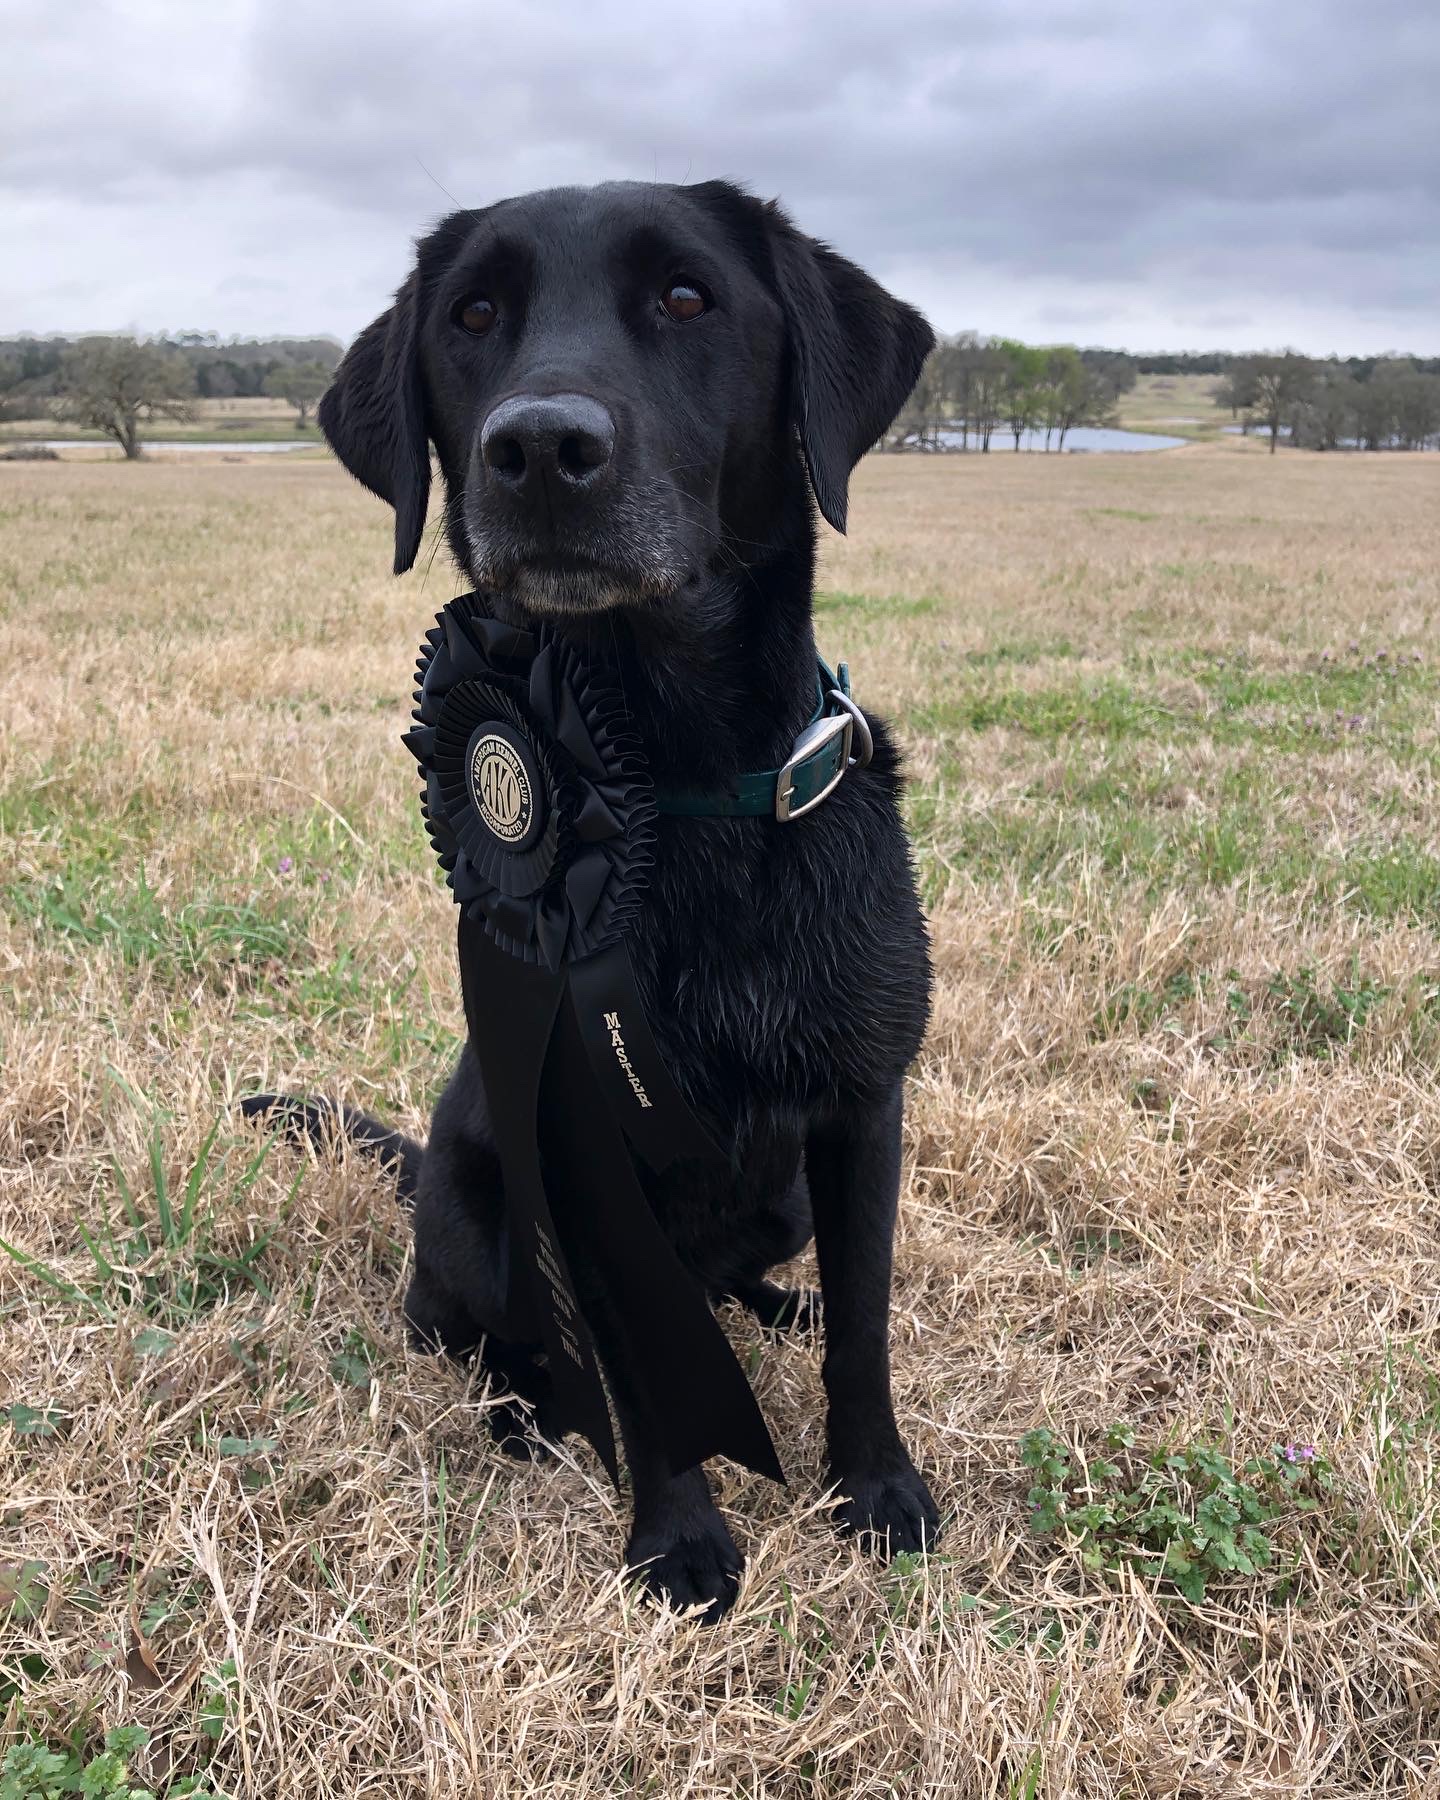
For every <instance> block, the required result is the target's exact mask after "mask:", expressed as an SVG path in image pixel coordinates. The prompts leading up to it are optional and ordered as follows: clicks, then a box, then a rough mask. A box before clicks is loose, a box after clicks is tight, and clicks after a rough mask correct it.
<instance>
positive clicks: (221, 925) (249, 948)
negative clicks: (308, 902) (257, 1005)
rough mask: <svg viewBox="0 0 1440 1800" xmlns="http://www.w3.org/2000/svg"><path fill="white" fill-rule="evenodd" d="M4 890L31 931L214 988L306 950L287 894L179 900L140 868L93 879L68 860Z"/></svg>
mask: <svg viewBox="0 0 1440 1800" xmlns="http://www.w3.org/2000/svg"><path fill="white" fill-rule="evenodd" d="M4 896H5V902H6V904H7V906H8V907H9V909H10V911H11V912H12V913H13V914H14V915H15V917H17V918H18V919H21V920H23V921H24V922H25V923H26V924H28V925H30V926H31V927H32V928H33V929H36V930H38V931H42V932H52V933H55V934H57V935H59V936H61V937H65V938H69V939H71V940H73V941H74V942H75V943H76V944H77V945H81V946H84V947H86V948H96V947H99V946H101V945H107V946H110V947H112V948H114V949H116V950H117V951H118V952H119V953H120V956H121V957H122V958H123V960H124V961H125V962H127V963H132V964H138V963H149V964H151V965H153V966H154V967H156V968H157V969H158V970H159V971H161V972H162V973H164V974H168V975H171V976H174V975H182V974H183V975H195V976H201V977H203V978H204V979H205V980H206V981H207V982H209V983H210V984H212V985H215V986H223V985H224V984H225V983H226V982H227V981H228V980H229V979H231V978H233V977H235V976H237V975H238V976H247V977H249V976H253V975H255V974H256V972H258V971H260V970H263V969H265V968H267V967H269V966H270V965H273V964H282V965H285V966H292V967H293V966H294V965H295V964H297V963H299V962H302V961H304V960H305V959H306V958H307V956H308V940H307V935H306V923H305V918H304V915H303V913H302V912H301V911H300V910H299V909H298V908H297V907H296V905H295V904H294V902H293V901H292V900H291V899H290V897H289V896H288V895H285V894H281V895H277V896H274V897H271V896H253V897H251V898H249V899H246V900H239V901H236V900H228V899H222V898H221V897H220V896H219V895H216V894H212V893H199V894H194V895H192V896H190V897H189V898H188V899H185V900H181V901H180V902H179V903H178V904H177V903H175V902H174V901H173V900H171V899H170V898H169V897H166V898H163V899H162V897H161V896H160V895H159V894H157V893H156V891H155V890H154V889H153V888H151V886H150V885H149V883H148V881H147V880H146V876H145V871H144V869H143V868H141V869H140V870H138V871H137V873H136V875H135V878H134V879H133V880H132V881H119V880H108V881H96V880H94V879H93V878H92V876H91V873H90V871H89V870H87V869H84V868H80V869H77V868H75V867H74V866H73V865H71V866H68V867H66V868H65V869H63V870H61V871H59V872H58V873H57V874H55V875H53V876H51V877H50V878H49V879H48V880H43V881H20V882H13V883H11V884H10V886H9V887H7V888H6V889H5V890H4Z"/></svg>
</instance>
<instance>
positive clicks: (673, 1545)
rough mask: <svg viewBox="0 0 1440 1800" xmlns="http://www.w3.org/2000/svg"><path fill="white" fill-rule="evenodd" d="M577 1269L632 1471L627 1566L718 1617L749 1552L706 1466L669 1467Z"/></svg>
mask: <svg viewBox="0 0 1440 1800" xmlns="http://www.w3.org/2000/svg"><path fill="white" fill-rule="evenodd" d="M577 1274H578V1276H579V1279H580V1281H581V1282H582V1284H583V1286H582V1299H583V1303H584V1306H585V1312H586V1317H587V1318H588V1319H589V1321H590V1326H591V1330H592V1333H593V1335H594V1338H595V1348H596V1350H597V1352H598V1353H599V1357H600V1362H601V1365H602V1367H603V1368H604V1371H605V1379H606V1381H607V1382H608V1383H609V1387H610V1394H611V1397H612V1399H613V1400H614V1402H615V1413H616V1417H617V1418H618V1420H619V1422H620V1437H621V1440H622V1442H623V1444H624V1446H625V1461H626V1464H627V1466H628V1467H629V1470H630V1486H631V1489H632V1493H633V1497H634V1503H635V1520H634V1524H633V1525H632V1527H631V1530H630V1541H629V1543H628V1544H627V1545H626V1546H625V1566H626V1568H627V1569H629V1570H631V1571H632V1572H633V1573H634V1574H635V1575H637V1576H638V1577H639V1579H640V1580H641V1581H642V1582H643V1583H644V1584H645V1586H646V1587H647V1588H648V1589H649V1590H650V1592H651V1593H652V1594H654V1595H656V1596H657V1597H660V1598H663V1599H666V1600H668V1601H669V1602H670V1604H671V1605H672V1606H676V1607H681V1608H685V1607H690V1606H703V1607H704V1608H705V1611H704V1613H703V1615H702V1617H703V1619H704V1622H705V1623H706V1624H707V1625H709V1624H713V1623H714V1622H715V1620H716V1619H718V1618H720V1617H721V1615H722V1614H723V1613H726V1612H728V1611H729V1609H730V1607H731V1605H732V1604H733V1602H734V1599H735V1595H736V1593H737V1592H738V1591H739V1587H740V1574H741V1571H742V1570H743V1569H744V1567H745V1559H744V1558H743V1557H742V1556H741V1554H740V1552H739V1551H738V1550H737V1549H736V1548H735V1541H734V1539H733V1538H732V1537H731V1536H730V1533H729V1531H728V1530H727V1529H726V1526H725V1521H724V1520H723V1519H722V1518H721V1517H720V1512H719V1509H718V1507H717V1506H716V1505H715V1501H714V1498H713V1496H712V1495H711V1492H710V1483H709V1482H708V1481H707V1480H706V1478H705V1471H704V1469H703V1468H694V1469H687V1470H686V1471H685V1472H684V1474H683V1475H672V1474H671V1473H670V1464H669V1461H668V1459H667V1458H666V1456H665V1453H664V1450H663V1449H662V1448H661V1445H662V1442H663V1440H662V1437H661V1434H660V1430H659V1426H658V1423H657V1421H655V1420H654V1419H653V1418H652V1416H651V1414H650V1411H649V1409H648V1407H647V1405H646V1402H645V1399H644V1397H643V1389H642V1387H641V1384H640V1383H639V1382H637V1381H636V1380H635V1379H634V1377H633V1374H632V1365H631V1357H632V1354H633V1353H632V1352H631V1350H630V1348H629V1345H628V1342H627V1338H626V1334H625V1331H624V1329H623V1326H622V1325H621V1324H620V1322H619V1321H618V1320H617V1319H616V1318H615V1317H614V1315H613V1313H612V1311H611V1309H610V1307H609V1305H608V1303H607V1300H606V1298H605V1296H604V1295H603V1294H602V1293H599V1292H597V1291H595V1290H594V1289H593V1288H590V1286H589V1284H588V1283H587V1282H586V1281H585V1273H584V1270H583V1267H582V1268H581V1269H580V1270H578V1271H577ZM587 1290H588V1291H587Z"/></svg>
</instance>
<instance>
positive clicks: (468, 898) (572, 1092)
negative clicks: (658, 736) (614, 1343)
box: [405, 594, 783, 1480]
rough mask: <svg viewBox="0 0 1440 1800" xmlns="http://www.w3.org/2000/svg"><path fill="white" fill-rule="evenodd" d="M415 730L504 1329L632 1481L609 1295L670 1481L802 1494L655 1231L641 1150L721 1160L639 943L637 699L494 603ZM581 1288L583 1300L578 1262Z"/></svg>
mask: <svg viewBox="0 0 1440 1800" xmlns="http://www.w3.org/2000/svg"><path fill="white" fill-rule="evenodd" d="M417 676H418V680H419V687H418V689H417V692H416V695H415V701H416V709H415V714H414V717H415V721H416V723H415V725H414V727H413V728H412V729H411V730H410V731H409V732H407V733H406V736H405V743H406V745H407V747H408V748H409V749H410V751H411V752H412V753H413V755H414V756H415V758H416V760H417V761H418V762H419V764H420V769H421V776H422V781H423V787H424V791H423V797H422V803H421V810H422V812H423V814H424V817H425V823H426V829H427V831H428V833H429V837H430V842H431V843H432V845H433V846H434V848H435V852H436V855H437V856H438V857H439V859H440V864H441V867H442V868H443V869H444V870H445V872H446V877H447V880H448V882H449V885H450V888H451V890H452V891H453V893H454V896H455V899H456V902H457V903H458V905H459V906H460V909H461V917H460V925H459V953H460V978H461V989H462V992H463V995H464V1000H465V1015H466V1022H467V1024H468V1026H469V1030H470V1040H471V1043H472V1045H473V1047H474V1049H475V1052H476V1055H477V1057H478V1058H479V1062H480V1067H481V1073H482V1075H483V1076H484V1080H485V1090H486V1100H487V1103H488V1108H489V1114H490V1122H491V1127H492V1129H493V1131H494V1134H495V1140H496V1146H497V1149H498V1151H499V1155H500V1164H501V1170H502V1174H503V1178H504V1185H505V1206H506V1212H507V1218H508V1222H509V1225H510V1230H509V1232H508V1239H509V1245H510V1260H509V1266H508V1270H507V1276H508V1283H507V1303H506V1315H507V1316H506V1320H505V1331H506V1334H507V1336H509V1337H511V1338H512V1339H514V1340H516V1341H534V1340H537V1339H538V1340H539V1341H540V1343H541V1344H542V1345H543V1347H544V1350H545V1353H546V1358H547V1363H548V1367H549V1371H550V1375H551V1379H552V1383H553V1386H554V1390H555V1398H556V1407H555V1422H556V1427H557V1429H561V1430H570V1429H574V1430H578V1431H580V1432H582V1433H583V1434H584V1435H585V1436H586V1437H588V1438H589V1439H590V1441H591V1443H593V1444H594V1446H595V1448H596V1449H597V1451H598V1452H599V1453H600V1456H601V1458H602V1459H603V1461H604V1462H605V1465H606V1467H607V1469H608V1470H609V1471H610V1474H611V1476H612V1477H615V1476H616V1473H617V1471H616V1460H615V1445H614V1436H613V1433H612V1431H611V1427H610V1418H609V1412H608V1409H607V1407H606V1403H605V1394H604V1389H603V1386H602V1384H601V1379H600V1372H599V1367H598V1364H597V1361H596V1356H595V1351H594V1346H593V1342H592V1340H591V1335H590V1330H589V1327H588V1324H587V1321H586V1303H587V1301H588V1303H589V1304H590V1305H591V1306H592V1307H593V1305H594V1303H595V1302H596V1301H597V1300H598V1301H601V1302H603V1306H604V1311H605V1314H606V1316H607V1317H608V1318H610V1319H612V1320H618V1322H619V1329H620V1331H621V1333H622V1335H623V1337H624V1339H625V1345H626V1348H625V1356H626V1368H627V1372H628V1374H629V1375H630V1378H631V1380H632V1381H635V1382H637V1383H638V1385H639V1387H640V1388H641V1389H642V1390H644V1391H643V1392H642V1393H641V1394H640V1395H639V1396H638V1398H639V1399H640V1400H641V1401H642V1403H644V1404H645V1405H646V1407H647V1410H648V1411H649V1412H650V1415H651V1416H652V1417H653V1418H655V1419H656V1420H657V1421H659V1423H660V1425H661V1430H662V1434H663V1437H664V1441H665V1447H666V1452H667V1455H668V1457H669V1461H670V1464H671V1470H672V1473H674V1474H679V1473H680V1472H681V1471H682V1470H684V1469H687V1468H691V1467H693V1466H694V1465H695V1464H696V1463H698V1462H701V1461H703V1460H704V1459H705V1458H706V1457H709V1456H713V1455H717V1454H725V1455H728V1456H732V1457H734V1458H735V1459H736V1460H737V1461H740V1462H744V1463H747V1464H749V1465H750V1467H752V1468H754V1469H757V1470H758V1471H760V1472H761V1473H763V1474H766V1475H771V1476H773V1477H774V1478H776V1479H777V1480H782V1479H783V1476H782V1475H781V1472H780V1465H779V1461H778V1459H777V1458H776V1455H775V1450H774V1446H773V1444H772V1443H771V1441H770V1436H769V1433H768V1432H767V1431H766V1429H765V1423H764V1420H763V1418H762V1417H761V1415H760V1410H759V1408H758V1406H757V1405H756V1403H755V1398H754V1396H753V1394H752V1393H751V1391H750V1387H749V1384H748V1382H747V1381H746V1380H745V1377H744V1374H743V1373H742V1371H741V1369H740V1366H739V1364H738V1363H737V1362H736V1361H735V1358H734V1355H733V1353H732V1352H731V1350H730V1347H729V1345H728V1344H727V1342H726V1340H725V1337H724V1334H723V1333H722V1332H721V1330H720V1327H719V1326H718V1324H717V1323H716V1321H715V1318H714V1316H713V1314H712V1313H711V1311H710V1307H709V1302H708V1300H707V1298H706V1295H705V1292H704V1290H703V1288H702V1287H701V1285H700V1284H699V1282H698V1281H696V1279H695V1277H694V1276H693V1275H691V1274H690V1272H689V1271H688V1270H686V1269H685V1268H684V1267H683V1265H682V1264H681V1263H680V1262H679V1260H678V1258H677V1257H676V1255H675V1252H674V1250H673V1249H672V1247H671V1245H670V1243H669V1241H668V1240H667V1239H666V1237H665V1236H664V1234H663V1233H662V1232H661V1230H660V1228H659V1226H658V1225H657V1224H656V1221H655V1218H654V1215H653V1214H652V1212H651V1211H650V1207H649V1204H648V1202H647V1201H646V1199H645V1195H644V1191H643V1189H642V1188H641V1185H640V1180H639V1176H638V1173H637V1170H636V1167H635V1162H634V1157H635V1156H638V1157H639V1158H640V1159H641V1160H642V1162H644V1163H645V1164H646V1165H647V1166H648V1167H649V1168H651V1169H652V1170H655V1171H657V1172H658V1171H663V1170H665V1169H667V1168H669V1167H670V1165H671V1164H672V1163H673V1162H675V1161H676V1160H677V1159H678V1158H681V1157H686V1156H693V1157H701V1158H714V1157H716V1156H717V1155H718V1154H719V1152H718V1151H717V1150H716V1148H715V1146H714V1144H713V1142H712V1141H711V1139H710V1138H709V1137H708V1135H707V1134H706V1132H705V1130H704V1128H703V1127H702V1126H701V1124H700V1122H699V1121H698V1120H697V1119H696V1118H695V1116H694V1114H693V1113H692V1112H691V1110H690V1108H689V1105H688V1104H687V1102H686V1100H685V1098H684V1096H683V1095H682V1094H681V1092H680V1090H679V1089H678V1088H677V1087H676V1085H675V1083H674V1081H673V1079H672V1078H671V1076H670V1073H669V1070H668V1069H667V1068H666V1066H665V1063H664V1060H663V1058H662V1057H661V1055H660V1052H659V1049H658V1048H657V1046H656V1043H655V1039H654V1036H653V1034H652V1032H651V1029H650V1025H649V1021H648V1019H647V1018H646V1015H645V1008H644V1004H643V1002H642V1000H641V996H640V993H639V989H638V987H637V985H636V982H635V975H634V970H633V967H632V965H631V961H630V954H629V950H628V948H627V945H626V938H627V935H628V934H629V933H631V932H633V931H635V930H636V929H639V928H640V927H641V924H642V920H643V910H644V890H645V885H646V880H647V877H648V874H649V871H650V867H651V862H652V857H653V845H654V821H655V799H654V790H653V787H652V785H651V781H650V774H649V770H648V768H647V766H646V762H645V757H644V754H643V750H642V748H641V745H640V743H639V740H638V738H637V737H636V736H635V734H634V733H633V731H632V730H631V729H630V728H629V726H628V723H627V719H626V712H625V706H624V700H623V697H622V695H621V693H620V690H619V687H618V685H617V684H616V683H615V682H614V681H613V680H611V679H610V678H608V676H607V675H606V673H605V672H604V671H603V670H601V669H597V668H596V667H594V666H593V665H591V664H589V663H588V662H587V661H586V660H585V659H584V658H582V657H581V656H580V655H579V654H578V653H577V652H576V651H575V650H574V648H573V647H572V646H570V645H567V644H565V643H564V642H563V641H562V640H560V639H559V638H557V637H555V636H554V635H553V634H552V633H551V632H550V631H549V629H548V628H545V627H542V628H541V630H539V631H538V632H531V631H526V630H523V629H520V628H517V627H514V626H510V625H506V624H503V623H502V622H501V621H500V620H498V619H496V618H495V617H494V616H493V615H492V614H491V613H490V611H489V610H488V608H487V607H486V605H485V603H484V601H483V599H482V598H481V597H480V596H479V595H477V594H467V595H464V596H462V597H461V598H460V599H458V600H454V601H452V602H451V603H450V605H449V606H447V607H446V608H445V609H444V611H443V612H441V613H440V614H439V615H438V616H437V620H436V624H435V626H434V628H433V629H432V630H430V631H429V632H427V633H426V637H425V642H424V644H423V645H422V646H421V650H420V658H419V663H418V665H417ZM572 1265H573V1266H574V1267H576V1268H578V1269H580V1270H581V1271H582V1272H583V1274H584V1277H585V1292H584V1293H581V1294H577V1291H576V1288H575V1285H574V1283H573V1282H572V1280H571V1275H570V1269H571V1266H572Z"/></svg>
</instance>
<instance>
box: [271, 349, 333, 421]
mask: <svg viewBox="0 0 1440 1800" xmlns="http://www.w3.org/2000/svg"><path fill="white" fill-rule="evenodd" d="M329 385H330V371H329V369H327V368H326V367H325V365H324V363H318V362H301V363H282V364H281V365H280V367H279V368H278V369H272V370H271V371H270V373H269V374H268V375H267V376H266V377H265V392H266V393H267V394H269V395H270V397H271V398H272V399H275V400H284V401H285V402H286V403H287V404H288V405H290V406H293V407H294V408H295V410H296V412H297V413H298V414H299V415H300V416H299V417H298V418H297V419H296V421H295V429H296V430H297V431H303V430H304V429H305V426H306V424H307V422H308V420H309V417H310V408H311V407H312V406H313V405H314V404H315V402H316V401H317V400H318V399H319V398H320V396H321V395H322V394H323V393H324V392H325V390H326V388H327V387H329Z"/></svg>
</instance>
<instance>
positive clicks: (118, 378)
mask: <svg viewBox="0 0 1440 1800" xmlns="http://www.w3.org/2000/svg"><path fill="white" fill-rule="evenodd" d="M340 354H341V346H340V344H338V343H337V342H336V341H335V339H334V338H328V337H319V338H231V339H229V340H227V341H223V342H222V340H221V339H220V338H219V337H218V336H217V335H216V334H215V333H214V332H203V331H187V332H181V333H180V334H178V335H177V336H175V337H164V336H162V337H154V338H148V339H136V338H133V337H88V336H87V337H82V338H34V337H21V338H5V339H0V421H4V420H14V419H33V418H52V419H56V420H58V421H60V422H62V423H67V424H74V425H80V426H84V427H86V428H88V429H90V430H95V431H103V432H105V433H106V434H107V435H108V436H110V437H112V438H114V440H115V442H116V443H117V444H119V445H120V447H121V449H122V450H123V451H124V452H125V454H126V456H138V455H139V454H140V437H139V428H140V426H141V425H142V424H144V423H148V422H150V421H151V420H154V419H159V418H168V419H188V418H191V417H193V410H194V402H195V401H196V400H229V399H253V398H257V397H259V396H260V395H262V394H263V395H268V396H272V397H275V398H278V399H281V400H285V401H287V402H288V403H289V404H290V405H291V406H293V407H294V408H295V411H296V414H297V417H296V429H297V430H301V429H303V428H304V426H305V425H306V423H307V422H308V420H309V416H310V411H311V409H312V408H313V406H314V405H315V402H316V401H317V400H318V399H319V398H320V396H321V394H322V393H324V391H325V389H326V387H327V385H328V384H329V381H330V377H331V374H332V373H333V371H334V368H335V365H336V363H337V362H339V360H340Z"/></svg>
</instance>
